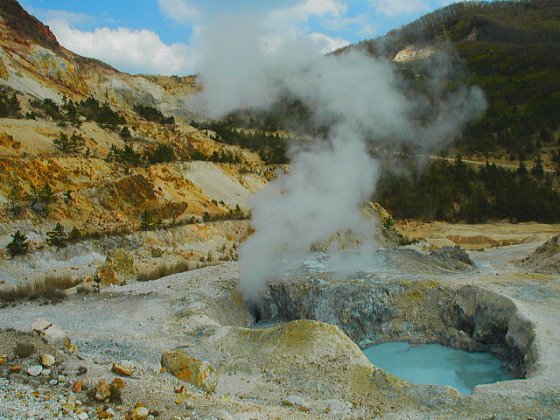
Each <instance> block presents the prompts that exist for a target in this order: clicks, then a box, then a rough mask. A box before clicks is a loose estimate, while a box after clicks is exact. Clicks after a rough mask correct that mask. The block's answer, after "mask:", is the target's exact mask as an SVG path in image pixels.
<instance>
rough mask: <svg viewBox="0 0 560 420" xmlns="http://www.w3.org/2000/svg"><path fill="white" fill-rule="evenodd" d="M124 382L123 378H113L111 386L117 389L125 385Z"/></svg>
mask: <svg viewBox="0 0 560 420" xmlns="http://www.w3.org/2000/svg"><path fill="white" fill-rule="evenodd" d="M124 384H125V382H124V381H123V380H122V379H121V378H115V379H113V382H111V386H113V387H114V388H117V389H118V388H122V387H124Z"/></svg>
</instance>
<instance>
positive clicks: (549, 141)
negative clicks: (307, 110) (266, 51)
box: [338, 0, 560, 160]
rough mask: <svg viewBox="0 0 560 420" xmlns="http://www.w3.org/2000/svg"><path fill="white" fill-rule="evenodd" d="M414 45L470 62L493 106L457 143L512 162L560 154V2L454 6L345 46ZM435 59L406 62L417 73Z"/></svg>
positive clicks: (394, 48)
mask: <svg viewBox="0 0 560 420" xmlns="http://www.w3.org/2000/svg"><path fill="white" fill-rule="evenodd" d="M410 46H414V47H416V48H422V47H426V46H435V47H436V48H437V47H440V48H450V49H451V50H452V51H455V52H456V53H457V54H458V56H459V57H460V58H461V59H462V61H463V62H464V63H465V65H466V72H467V78H466V81H467V83H470V84H476V85H478V86H480V87H481V88H482V89H483V90H484V92H485V93H486V97H487V100H488V103H489V107H488V110H487V112H486V113H485V115H484V116H483V117H482V118H480V119H479V120H478V121H475V122H472V123H471V124H470V125H469V126H468V127H467V128H466V130H465V131H464V133H463V135H462V138H460V139H458V140H457V145H458V147H459V149H460V150H461V151H463V152H464V153H468V154H473V153H476V152H479V153H482V154H488V153H490V154H492V153H494V154H496V153H507V154H509V155H510V157H511V158H513V159H515V160H529V159H534V158H535V157H537V156H538V155H541V154H545V153H548V154H550V155H551V157H556V158H557V159H558V144H557V140H558V133H557V130H558V128H559V127H560V112H559V110H560V1H558V0H517V1H513V0H512V1H494V2H478V1H470V2H464V3H457V4H453V5H450V6H447V7H444V8H442V9H439V10H436V11H435V12H433V13H430V14H428V15H425V16H423V17H421V18H420V19H418V20H416V21H414V22H412V23H410V24H408V25H406V26H404V27H403V28H401V29H399V30H395V31H392V32H390V33H388V34H387V35H386V36H384V37H380V38H377V39H374V40H368V41H363V42H361V43H359V44H356V45H353V46H350V47H347V48H346V49H345V50H347V49H352V48H360V49H366V50H367V51H368V52H369V53H371V54H373V55H382V56H385V57H388V58H390V59H394V58H395V56H396V55H397V53H398V52H399V51H402V50H403V49H405V48H407V47H410ZM343 52H344V50H341V51H339V52H338V53H343ZM430 59H431V58H430V57H428V58H424V59H422V60H415V61H406V62H404V63H401V66H403V69H404V70H407V69H412V70H413V71H414V72H416V73H418V72H421V71H422V70H421V69H422V68H426V65H427V64H429V61H430ZM426 61H427V62H428V63H426Z"/></svg>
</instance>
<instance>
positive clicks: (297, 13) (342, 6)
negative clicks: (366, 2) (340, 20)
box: [269, 0, 348, 22]
mask: <svg viewBox="0 0 560 420" xmlns="http://www.w3.org/2000/svg"><path fill="white" fill-rule="evenodd" d="M347 11H348V5H347V4H346V3H344V2H340V1H336V0H305V1H304V2H303V3H300V4H298V5H296V6H293V7H289V8H283V9H274V10H272V11H271V12H270V14H269V16H270V18H271V19H272V20H274V21H280V22H281V21H290V22H306V21H307V20H308V19H309V17H310V16H321V17H324V16H333V17H339V16H342V15H344V14H345V13H346V12H347Z"/></svg>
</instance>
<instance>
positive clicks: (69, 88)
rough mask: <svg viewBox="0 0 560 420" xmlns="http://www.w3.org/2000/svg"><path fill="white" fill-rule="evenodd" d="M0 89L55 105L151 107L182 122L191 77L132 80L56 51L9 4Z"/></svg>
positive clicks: (1, 24)
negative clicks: (87, 102)
mask: <svg viewBox="0 0 560 420" xmlns="http://www.w3.org/2000/svg"><path fill="white" fill-rule="evenodd" d="M0 47H1V50H0V84H3V85H6V86H10V87H12V88H14V89H16V90H18V91H21V92H23V93H25V94H29V95H32V96H34V97H38V98H41V99H42V98H51V99H54V100H55V101H56V102H60V101H61V99H62V97H63V96H66V97H67V98H70V99H73V100H78V99H85V98H88V97H89V96H94V97H96V98H98V99H101V100H103V101H107V102H109V103H110V104H113V105H116V106H120V107H131V106H132V105H134V104H143V105H157V106H158V107H159V108H160V109H161V110H162V111H163V112H164V113H166V114H172V115H175V116H177V117H187V116H188V112H187V109H188V107H187V106H186V97H187V95H189V94H192V93H194V92H196V91H197V89H198V87H197V85H196V83H195V79H194V77H182V78H180V77H163V76H142V75H139V76H132V75H130V74H125V73H121V72H119V71H117V70H115V69H114V68H112V67H110V66H108V65H107V64H105V63H102V62H100V61H98V60H93V59H89V58H85V57H81V56H78V55H76V54H74V53H73V52H71V51H68V50H67V49H65V48H64V47H62V46H61V45H60V44H59V43H58V41H57V40H56V37H55V36H54V35H53V34H52V32H51V31H50V30H49V28H48V27H47V26H45V25H43V24H42V23H41V22H40V21H38V20H37V19H36V18H34V17H33V16H31V15H29V14H28V13H27V12H26V11H25V10H24V9H23V8H22V7H21V6H20V4H19V3H18V2H17V1H15V0H5V1H2V3H1V4H0Z"/></svg>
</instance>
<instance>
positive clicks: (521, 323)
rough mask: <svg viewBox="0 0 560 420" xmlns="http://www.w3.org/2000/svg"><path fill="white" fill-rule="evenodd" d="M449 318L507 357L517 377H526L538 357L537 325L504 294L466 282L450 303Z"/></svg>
mask: <svg viewBox="0 0 560 420" xmlns="http://www.w3.org/2000/svg"><path fill="white" fill-rule="evenodd" d="M445 318H446V321H447V322H448V323H449V325H450V326H451V327H453V328H456V329H457V330H460V331H463V332H465V333H466V334H467V335H468V336H469V337H472V338H473V339H474V340H475V341H476V342H478V343H481V344H483V345H484V346H485V347H486V350H487V351H492V352H493V353H496V354H497V355H498V356H500V357H501V358H503V359H504V360H507V361H508V368H509V370H510V371H511V372H513V373H514V374H515V375H516V376H517V377H525V375H526V374H527V371H528V370H529V369H530V366H531V364H532V363H533V362H534V361H535V360H536V349H535V348H534V347H533V346H532V344H533V341H534V338H535V332H534V325H533V324H532V323H531V322H530V321H529V320H527V319H525V317H523V316H522V315H521V314H520V313H519V311H518V309H517V307H516V305H515V304H514V303H513V301H512V300H511V299H509V298H507V297H505V296H503V295H500V294H498V293H496V292H492V291H489V290H486V289H482V288H480V287H476V286H464V287H462V288H461V289H460V290H459V291H458V292H457V294H456V295H455V297H454V298H453V301H452V302H450V303H449V306H448V308H447V311H446V313H445Z"/></svg>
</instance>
